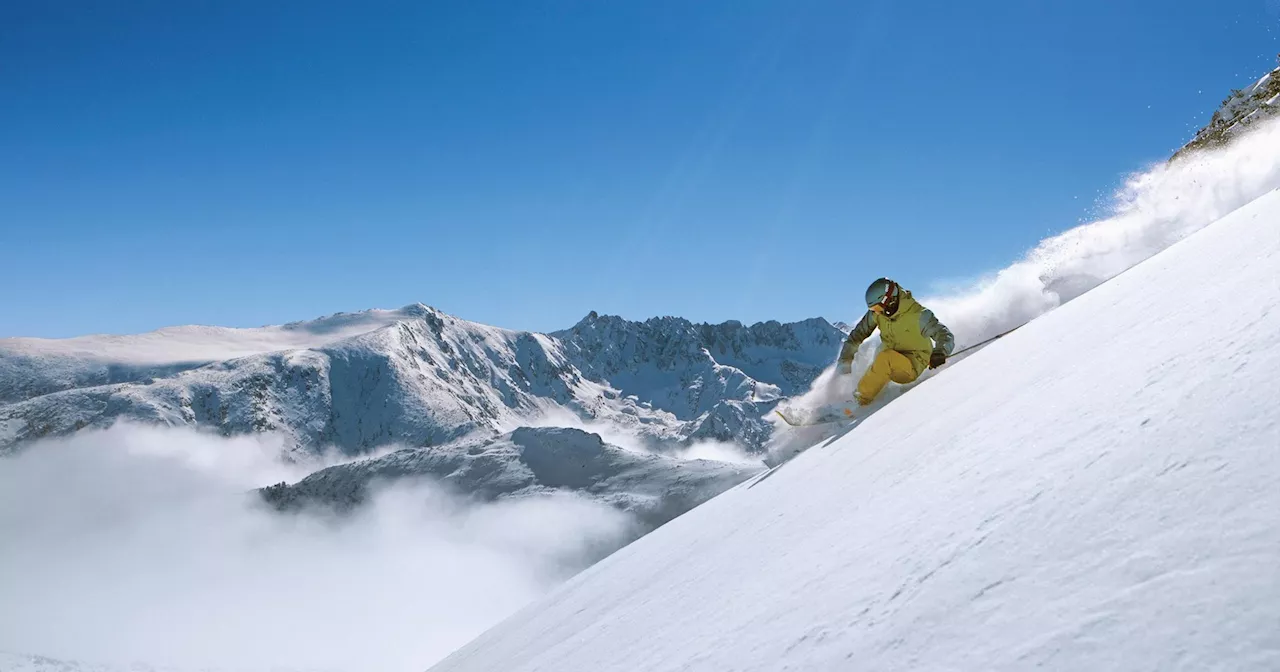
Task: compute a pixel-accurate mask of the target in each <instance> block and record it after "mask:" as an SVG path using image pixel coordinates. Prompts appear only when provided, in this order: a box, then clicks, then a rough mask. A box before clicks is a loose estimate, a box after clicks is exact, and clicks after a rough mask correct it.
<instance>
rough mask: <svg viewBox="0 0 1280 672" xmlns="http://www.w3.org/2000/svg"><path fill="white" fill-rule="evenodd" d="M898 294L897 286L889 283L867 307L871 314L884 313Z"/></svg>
mask: <svg viewBox="0 0 1280 672" xmlns="http://www.w3.org/2000/svg"><path fill="white" fill-rule="evenodd" d="M897 294H898V285H897V284H895V283H893V282H889V283H888V284H886V285H885V287H884V292H882V293H881V294H880V295H879V296H877V297H875V300H874V301H873V302H871V303H870V305H868V306H867V308H868V309H870V310H871V312H873V313H884V312H885V311H887V310H888V307H889V305H890V304H892V303H893V302H894V300H895V299H896V298H897Z"/></svg>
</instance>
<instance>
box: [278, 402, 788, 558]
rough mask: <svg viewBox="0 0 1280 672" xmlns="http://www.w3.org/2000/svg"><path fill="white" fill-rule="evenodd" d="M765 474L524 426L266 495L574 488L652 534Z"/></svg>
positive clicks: (349, 496)
mask: <svg viewBox="0 0 1280 672" xmlns="http://www.w3.org/2000/svg"><path fill="white" fill-rule="evenodd" d="M762 469H763V466H762V465H761V466H752V465H740V464H730V463H726V462H717V461H712V460H682V459H678V458H675V457H669V456H665V455H653V454H645V453H636V452H632V451H628V450H624V449H622V448H619V447H617V446H613V445H610V444H608V443H605V442H604V441H603V439H601V437H600V436H599V435H597V434H589V433H587V432H583V431H581V430H578V429H568V428H529V427H526V428H521V429H517V430H515V431H514V432H511V433H508V434H504V435H502V436H500V437H496V438H492V439H485V440H478V441H473V442H464V443H461V444H459V445H453V446H440V447H433V448H407V449H404V450H398V451H396V452H393V453H391V454H388V455H384V456H382V457H379V458H374V459H368V460H360V461H358V462H351V463H347V464H342V465H337V466H333V467H329V468H327V469H322V470H320V471H317V472H315V473H313V474H311V475H309V476H307V477H306V478H304V479H303V480H301V481H299V482H298V483H295V484H293V485H283V484H282V485H279V486H275V487H271V488H266V489H265V490H264V494H265V495H266V497H267V499H268V501H271V502H273V503H274V504H276V505H277V506H279V507H280V508H291V507H294V506H300V505H303V504H306V503H308V502H319V503H322V504H327V505H332V506H335V507H338V508H346V507H349V506H354V505H358V504H362V503H364V502H365V500H366V499H367V498H368V496H369V491H370V489H371V487H372V486H373V485H374V484H375V483H391V482H395V481H398V480H401V479H406V478H416V477H428V478H432V479H436V480H438V481H441V482H444V483H447V484H449V485H451V486H453V487H454V488H456V489H457V490H460V491H462V492H465V493H468V494H469V495H470V496H472V497H476V498H478V499H482V500H492V499H498V498H505V497H529V496H537V495H544V494H552V493H554V492H557V491H562V490H570V491H574V492H577V493H580V494H582V495H585V496H587V497H590V498H593V499H596V500H598V501H601V502H603V503H605V504H608V505H610V506H614V507H616V508H618V509H620V510H622V511H625V512H628V513H631V514H634V515H635V517H636V519H637V520H638V521H639V522H640V523H641V525H642V527H643V528H644V530H645V531H647V530H648V529H649V528H651V527H654V526H657V525H661V524H662V523H665V522H667V521H668V520H670V519H672V518H674V517H676V516H678V515H680V514H682V513H684V512H685V511H688V510H689V509H692V508H693V507H695V506H697V505H699V504H701V503H702V502H704V501H706V500H708V499H710V498H711V497H712V496H714V495H717V494H719V493H721V492H723V491H725V490H727V489H729V488H730V487H733V486H734V485H736V484H738V483H741V482H742V481H744V480H746V479H747V478H749V477H750V476H752V475H753V474H756V473H759V472H760V471H761V470H762ZM609 550H613V549H609Z"/></svg>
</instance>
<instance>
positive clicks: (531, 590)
mask: <svg viewBox="0 0 1280 672" xmlns="http://www.w3.org/2000/svg"><path fill="white" fill-rule="evenodd" d="M276 454H278V453H277V452H276V447H275V446H272V445H269V444H263V443H260V442H259V441H258V440H257V439H255V438H240V439H230V440H229V439H224V438H221V437H213V436H208V435H203V434H196V433H193V432H190V431H187V430H164V429H148V428H137V427H127V426H122V427H117V428H114V429H112V430H108V431H106V432H96V433H89V434H82V435H79V436H76V437H74V438H71V439H68V440H62V441H56V442H47V443H43V444H36V445H32V446H30V447H29V448H28V449H26V450H25V451H24V452H23V453H22V454H21V455H19V456H17V457H14V458H10V459H6V460H3V461H0V538H3V539H4V540H5V541H4V543H3V544H0V649H9V650H14V651H24V652H29V653H39V654H44V655H50V656H54V657H59V658H78V659H83V660H90V661H97V662H107V663H116V664H122V663H126V662H129V661H135V660H140V661H146V662H148V663H151V664H156V665H174V666H191V667H197V666H198V667H201V668H206V667H212V668H215V669H250V670H266V669H278V668H281V667H285V668H288V669H317V670H320V669H323V670H355V671H364V670H390V671H394V670H414V671H415V672H417V671H420V670H422V669H425V668H426V667H427V666H429V665H430V664H431V663H432V662H433V661H435V660H437V659H439V658H440V657H442V656H444V655H446V654H447V653H448V652H450V651H452V650H453V649H455V648H456V647H458V646H460V645H462V644H464V643H465V642H466V641H468V640H470V639H471V638H472V637H474V636H475V635H477V634H479V633H480V632H481V631H482V630H484V629H485V628H487V627H488V626H490V625H492V624H494V623H495V622H496V621H498V620H499V619H501V618H502V617H504V616H506V615H507V614H509V613H511V612H513V611H514V610H516V609H517V608H519V607H520V606H521V605H523V604H524V603H526V602H527V601H529V600H530V599H532V598H534V597H536V596H538V595H540V594H541V593H543V592H544V591H546V590H548V589H549V588H550V587H552V586H553V585H555V584H556V583H558V582H560V581H562V580H563V579H564V578H566V577H567V576H569V575H571V574H572V573H573V572H575V571H577V570H578V569H580V568H581V567H583V566H584V565H585V564H586V563H587V562H588V561H589V558H590V557H591V554H592V553H595V552H597V550H598V549H599V548H609V547H612V546H614V545H616V544H617V543H619V541H620V539H621V538H622V537H623V535H624V534H625V533H626V531H627V524H628V520H627V519H626V518H625V517H624V516H623V514H621V513H619V512H617V511H615V510H613V509H610V508H607V507H604V506H602V505H598V504H594V503H590V502H587V501H584V500H581V499H578V498H575V497H570V496H565V497H556V498H536V499H527V500H519V501H504V502H498V503H490V504H474V503H465V502H464V501H462V500H460V499H456V498H454V497H453V496H451V495H449V494H447V493H445V492H443V491H441V490H439V489H437V488H435V487H433V486H432V485H431V484H429V483H425V482H418V483H408V484H404V483H402V484H399V485H397V486H396V487H394V488H392V489H387V490H384V491H382V492H380V493H379V494H378V495H377V496H376V497H375V498H374V501H373V502H372V505H371V506H369V507H366V508H365V509H364V510H363V511H361V512H358V513H357V514H355V515H354V517H351V518H349V519H337V518H324V517H319V516H318V515H315V514H299V515H283V514H279V513H276V512H274V511H270V510H268V509H267V508H265V507H264V506H263V505H262V504H261V502H260V501H259V500H258V498H257V497H256V496H255V495H253V494H250V493H249V492H248V490H249V489H250V488H253V487H257V486H261V485H266V484H269V483H273V482H277V481H279V480H289V479H292V478H296V477H297V476H298V475H300V474H301V473H302V472H304V471H306V470H307V466H313V465H295V466H289V465H285V464H281V463H279V462H276V461H275V460H274V459H273V457H272V456H273V455H276Z"/></svg>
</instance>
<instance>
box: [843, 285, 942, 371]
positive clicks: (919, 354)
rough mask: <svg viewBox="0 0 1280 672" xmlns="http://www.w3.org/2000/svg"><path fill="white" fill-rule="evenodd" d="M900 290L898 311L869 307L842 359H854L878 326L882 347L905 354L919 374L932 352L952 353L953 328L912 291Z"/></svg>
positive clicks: (846, 344)
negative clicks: (882, 311) (884, 312)
mask: <svg viewBox="0 0 1280 672" xmlns="http://www.w3.org/2000/svg"><path fill="white" fill-rule="evenodd" d="M900 292H901V295H900V298H899V303H898V312H896V313H894V314H893V315H892V316H890V315H883V314H881V313H876V312H872V311H870V310H868V311H867V314H866V315H863V316H862V320H860V321H859V322H858V324H857V326H855V327H854V328H853V331H851V332H849V337H848V338H846V339H845V342H844V345H843V346H841V348H840V362H841V363H847V362H852V361H853V356H854V355H856V354H857V352H858V346H859V345H862V342H863V341H865V340H867V338H869V337H870V336H871V334H872V333H874V332H875V330H876V329H879V330H880V341H881V345H880V347H881V349H882V350H897V351H898V352H901V353H902V354H904V355H906V356H907V359H910V360H911V365H912V366H913V367H915V370H916V375H917V376H918V375H920V373H921V372H922V371H924V370H925V368H927V367H928V366H929V355H930V354H932V353H933V352H941V353H943V354H944V355H950V354H951V351H952V349H953V348H955V338H954V337H953V336H952V335H951V331H950V330H949V329H947V327H946V325H944V324H942V323H941V322H939V321H938V318H937V317H934V315H933V311H931V310H929V309H928V308H925V307H924V306H922V305H920V303H919V302H918V301H916V300H915V299H914V298H913V297H912V296H911V292H909V291H907V290H905V289H902V290H900Z"/></svg>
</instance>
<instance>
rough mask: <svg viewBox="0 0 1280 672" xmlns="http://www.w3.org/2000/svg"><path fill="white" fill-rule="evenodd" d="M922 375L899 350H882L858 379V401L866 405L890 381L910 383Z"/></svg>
mask: <svg viewBox="0 0 1280 672" xmlns="http://www.w3.org/2000/svg"><path fill="white" fill-rule="evenodd" d="M919 376H920V374H919V373H916V367H915V366H913V365H912V364H911V360H910V359H909V358H908V357H907V356H906V355H904V354H902V353H901V352H898V351H897V350H882V351H881V352H880V353H879V354H877V355H876V359H875V361H874V362H872V363H871V368H869V369H867V372H866V373H864V374H862V380H859V381H858V403H860V404H862V405H863V406H866V405H867V404H869V403H871V401H872V400H873V399H875V398H876V396H878V395H879V394H880V391H881V390H883V389H884V386H885V385H888V384H889V381H891V380H892V381H893V382H895V383H899V384H905V383H909V382H911V381H913V380H915V379H916V378H918V377H919Z"/></svg>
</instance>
